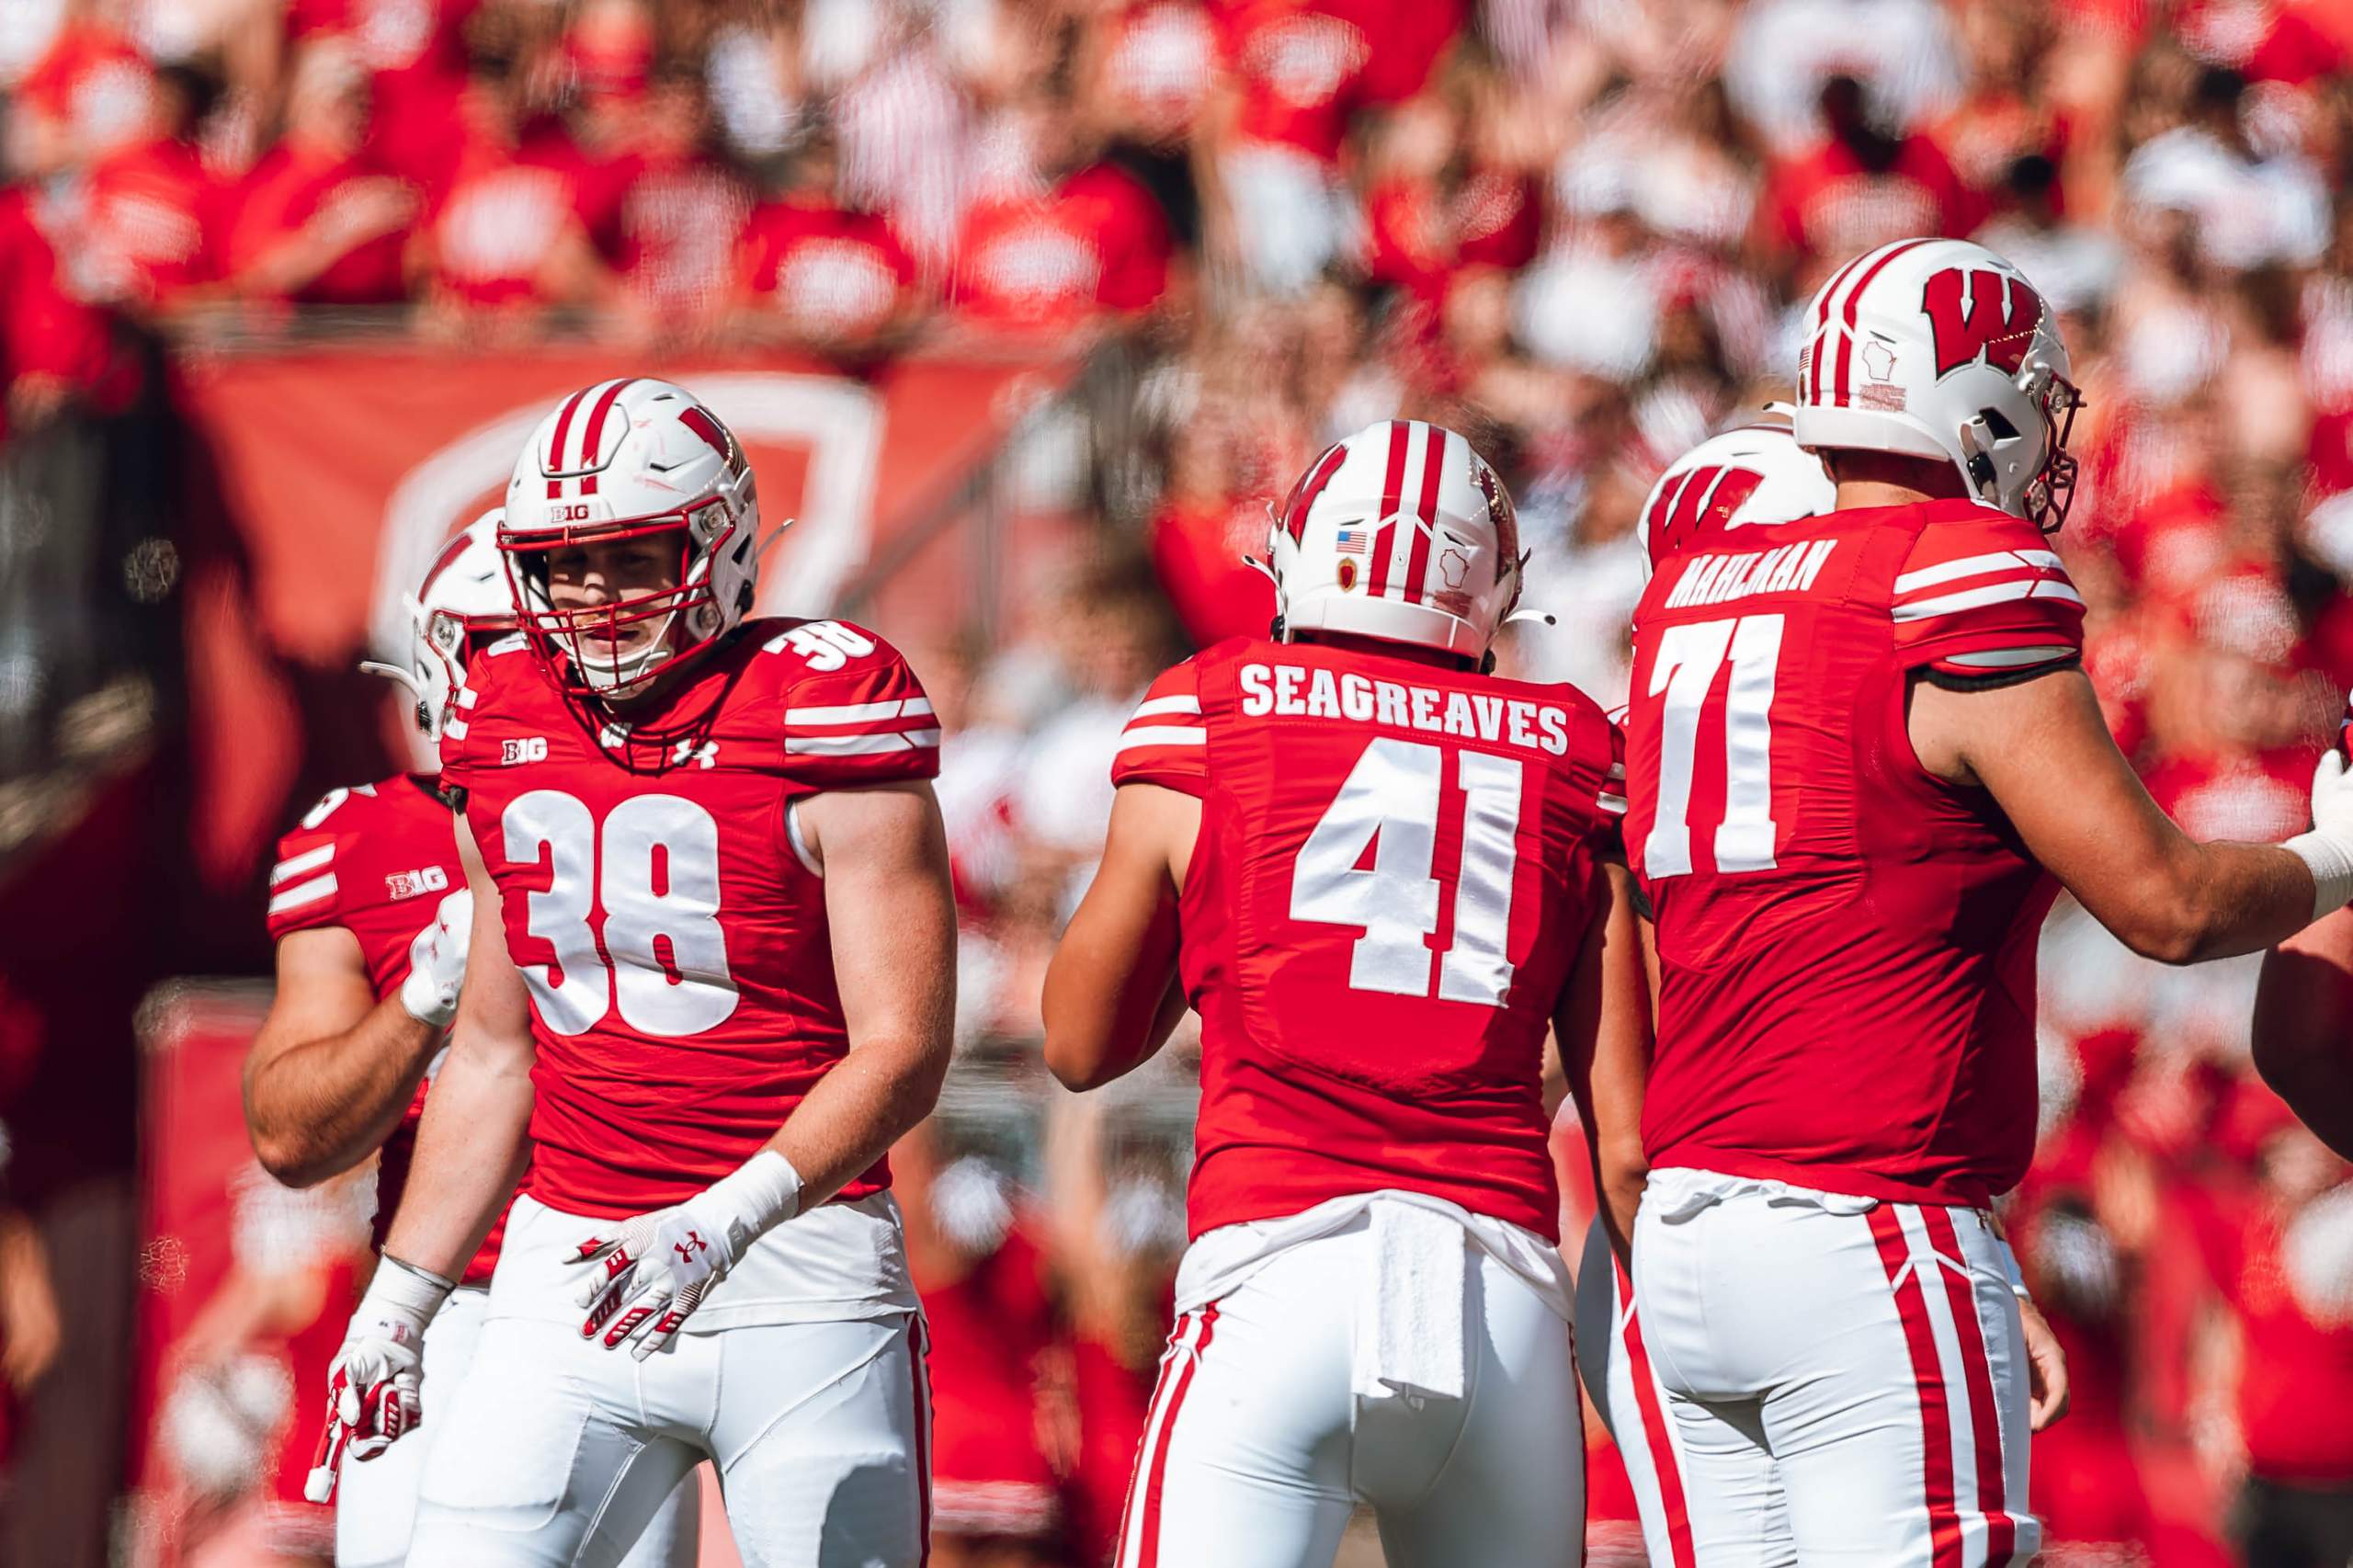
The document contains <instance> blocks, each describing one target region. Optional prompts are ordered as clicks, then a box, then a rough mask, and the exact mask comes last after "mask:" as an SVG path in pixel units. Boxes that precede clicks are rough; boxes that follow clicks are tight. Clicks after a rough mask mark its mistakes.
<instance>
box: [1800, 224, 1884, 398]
mask: <svg viewBox="0 0 2353 1568" xmlns="http://www.w3.org/2000/svg"><path fill="white" fill-rule="evenodd" d="M1869 256H1870V253H1868V252H1866V253H1865V254H1864V255H1862V256H1857V257H1856V258H1855V259H1854V260H1852V261H1850V262H1848V263H1847V265H1846V266H1844V267H1840V268H1839V269H1838V270H1837V271H1836V273H1834V274H1832V275H1831V278H1830V281H1829V282H1828V283H1827V284H1825V285H1824V287H1823V290H1822V308H1821V310H1819V311H1818V312H1815V314H1814V321H1813V363H1812V364H1811V365H1810V366H1808V367H1807V369H1808V372H1809V374H1810V376H1811V378H1812V386H1811V388H1810V390H1809V392H1808V393H1807V401H1808V402H1810V403H1820V402H1821V401H1822V358H1823V355H1824V353H1825V352H1826V351H1827V350H1828V349H1829V347H1830V306H1831V303H1832V301H1836V299H1837V298H1838V285H1840V284H1841V283H1844V282H1845V281H1847V277H1848V276H1849V275H1850V274H1852V273H1853V272H1854V270H1855V268H1857V267H1860V266H1862V264H1863V263H1864V262H1865V261H1866V260H1868V259H1869Z"/></svg>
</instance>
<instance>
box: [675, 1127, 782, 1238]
mask: <svg viewBox="0 0 2353 1568" xmlns="http://www.w3.org/2000/svg"><path fill="white" fill-rule="evenodd" d="M703 1201H704V1202H707V1203H709V1204H710V1206H711V1207H712V1208H714V1209H716V1210H719V1211H720V1212H721V1213H722V1214H723V1215H724V1217H725V1222H726V1223H727V1224H728V1225H729V1226H730V1228H731V1229H732V1228H733V1227H735V1226H739V1225H740V1226H741V1227H742V1228H743V1233H744V1234H743V1240H742V1241H741V1242H740V1243H738V1244H737V1250H738V1253H739V1255H740V1253H741V1249H742V1247H743V1246H745V1245H748V1244H750V1243H751V1241H752V1239H753V1238H754V1237H756V1236H758V1235H761V1234H762V1233H766V1232H767V1231H769V1230H771V1229H773V1228H774V1227H776V1226H778V1225H781V1224H782V1223H784V1222H785V1221H787V1220H790V1219H791V1218H792V1217H793V1216H794V1215H795V1214H797V1213H799V1212H800V1211H801V1173H800V1172H799V1171H796V1170H794V1169H793V1168H792V1162H791V1161H790V1160H788V1159H786V1158H785V1157H784V1156H783V1155H782V1154H779V1153H777V1152H776V1151H775V1150H774V1149H763V1150H761V1151H760V1152H759V1153H756V1154H755V1155H753V1156H752V1157H751V1158H750V1159H748V1160H746V1161H745V1162H744V1163H743V1164H742V1165H738V1166H737V1167H736V1168H735V1169H733V1170H732V1171H730V1172H728V1173H727V1175H725V1176H721V1177H720V1178H719V1179H718V1180H717V1181H715V1182H712V1183H711V1184H710V1186H709V1187H705V1188H703ZM693 1206H694V1207H700V1206H701V1205H700V1204H699V1203H698V1204H695V1205H693Z"/></svg>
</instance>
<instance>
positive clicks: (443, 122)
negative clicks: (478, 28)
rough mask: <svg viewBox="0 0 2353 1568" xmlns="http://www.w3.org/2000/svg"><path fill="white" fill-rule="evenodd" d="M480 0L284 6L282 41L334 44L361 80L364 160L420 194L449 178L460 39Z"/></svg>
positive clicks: (350, 0) (462, 86) (461, 70)
mask: <svg viewBox="0 0 2353 1568" xmlns="http://www.w3.org/2000/svg"><path fill="white" fill-rule="evenodd" d="M481 6H482V0H291V4H290V5H289V6H287V8H286V36H287V38H288V39H289V40H290V41H291V42H293V43H295V44H297V45H301V44H304V43H307V42H309V41H311V40H315V39H320V38H330V37H331V38H336V39H339V40H342V41H343V43H344V44H345V46H346V47H347V48H348V49H349V50H350V51H352V57H353V58H354V60H355V61H356V62H358V66H359V68H360V69H361V70H362V71H365V72H366V73H367V74H368V80H369V103H370V104H371V105H372V106H373V108H374V116H373V118H372V119H371V121H370V123H369V136H368V151H369V157H370V161H371V162H372V163H373V164H374V165H376V166H377V167H379V168H381V169H382V170H384V171H385V172H387V173H390V174H394V175H398V176H401V177H402V178H404V179H406V180H408V181H409V182H410V183H412V184H414V185H416V186H418V187H422V188H425V189H428V190H430V189H435V188H437V187H439V186H440V185H441V184H442V183H443V182H444V181H446V180H447V179H448V178H449V176H450V175H451V174H452V173H453V172H454V170H453V167H452V158H453V156H454V154H455V153H456V152H457V151H458V144H457V143H456V142H453V140H452V138H451V136H450V131H451V129H452V128H453V126H454V125H455V123H456V122H457V121H458V120H459V119H460V113H461V109H460V99H461V98H463V97H464V96H465V90H466V33H467V28H468V26H469V24H470V23H471V22H472V18H473V17H474V15H475V13H476V12H477V11H478V10H480V8H481Z"/></svg>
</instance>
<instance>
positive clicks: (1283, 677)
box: [1242, 665, 1569, 756]
mask: <svg viewBox="0 0 2353 1568" xmlns="http://www.w3.org/2000/svg"><path fill="white" fill-rule="evenodd" d="M1242 711H1243V714H1244V716H1245V717H1247V718H1252V719H1263V718H1266V717H1267V715H1268V714H1279V715H1281V716H1283V717H1284V718H1306V719H1347V720H1349V721H1351V722H1355V723H1358V724H1381V725H1385V726H1387V727H1388V728H1390V729H1392V730H1419V731H1421V732H1423V733H1425V734H1432V735H1453V736H1456V737H1458V738H1459V739H1461V740H1466V741H1472V740H1478V741H1501V742H1503V743H1505V744H1507V745H1515V746H1521V747H1525V748H1526V749H1528V750H1529V751H1544V752H1550V753H1552V755H1553V756H1566V755H1567V754H1568V749H1569V714H1568V710H1566V709H1564V708H1559V707H1555V706H1554V705H1552V704H1551V703H1547V702H1531V701H1529V700H1528V699H1525V698H1516V697H1515V698H1506V697H1491V696H1488V695H1487V694H1485V693H1483V692H1468V691H1440V690H1438V689H1436V688H1434V687H1427V686H1415V685H1412V684H1410V683H1408V682H1404V681H1394V680H1375V679H1373V678H1372V677H1371V676H1362V675H1358V673H1357V672H1356V671H1354V670H1345V671H1342V672H1340V673H1339V674H1338V675H1334V673H1333V672H1332V671H1330V670H1322V669H1317V670H1311V669H1307V668H1304V667H1302V666H1301V665H1243V666H1242Z"/></svg>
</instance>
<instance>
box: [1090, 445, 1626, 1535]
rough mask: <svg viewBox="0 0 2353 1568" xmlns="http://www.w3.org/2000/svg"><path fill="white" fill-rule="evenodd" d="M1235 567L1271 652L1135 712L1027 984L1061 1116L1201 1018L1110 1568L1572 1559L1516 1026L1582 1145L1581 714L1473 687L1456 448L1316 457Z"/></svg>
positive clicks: (1491, 489) (1474, 470)
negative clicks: (1359, 1556) (1143, 1391)
mask: <svg viewBox="0 0 2353 1568" xmlns="http://www.w3.org/2000/svg"><path fill="white" fill-rule="evenodd" d="M1270 543H1271V551H1272V555H1273V571H1274V576H1275V578H1276V583H1277V596H1278V603H1279V607H1280V608H1279V614H1280V618H1281V619H1280V620H1279V623H1278V631H1277V632H1276V639H1275V640H1274V641H1271V642H1269V641H1264V640H1258V639H1235V640H1233V641H1232V642H1222V643H1219V644H1218V645H1216V646H1215V647H1212V648H1211V649H1209V650H1207V651H1205V652H1203V653H1199V654H1198V655H1196V656H1195V657H1194V658H1192V659H1189V660H1188V661H1187V662H1185V663H1184V664H1181V665H1177V666H1176V667H1175V668H1174V669H1171V670H1169V671H1168V672H1167V673H1166V674H1165V675H1163V676H1161V677H1160V679H1159V680H1158V681H1156V682H1154V685H1153V687H1152V688H1151V690H1150V692H1149V693H1148V694H1147V695H1146V697H1145V699H1144V700H1143V702H1142V705H1141V706H1140V707H1139V708H1138V709H1137V710H1136V714H1135V718H1134V720H1133V721H1132V722H1131V724H1130V725H1129V727H1128V729H1127V731H1126V732H1125V733H1124V734H1123V736H1122V738H1121V744H1120V751H1119V755H1118V758H1117V762H1116V764H1115V766H1114V767H1113V770H1112V777H1113V779H1114V780H1115V782H1116V783H1117V785H1118V787H1119V788H1118V796H1117V801H1116V802H1115V804H1114V806H1113V809H1112V815H1111V825H1110V831H1109V835H1108V840H1107V842H1106V844H1105V846H1104V852H1103V861H1102V865H1101V868H1100V869H1099V870H1098V871H1097V875H1096V878H1095V881H1094V885H1093V886H1092V887H1091V888H1090V889H1089V890H1088V892H1087V894H1086V899H1085V901H1084V902H1083V903H1081V905H1080V907H1079V910H1078V912H1077V914H1076V915H1074V917H1073V919H1072V921H1071V924H1070V927H1069V929H1068V931H1067V932H1066V933H1065V934H1064V936H1063V942H1062V945H1061V948H1060V949H1059V950H1058V951H1057V952H1056V953H1055V955H1054V959H1053V962H1052V964H1051V967H1050V969H1049V971H1048V972H1047V977H1046V992H1045V1015H1046V1060H1047V1064H1048V1066H1049V1067H1051V1069H1052V1070H1053V1072H1054V1074H1055V1075H1056V1076H1057V1077H1059V1078H1060V1079H1061V1080H1062V1081H1063V1083H1064V1084H1066V1085H1070V1086H1071V1087H1073V1088H1076V1089H1087V1088H1092V1087H1095V1086H1097V1085H1100V1084H1103V1083H1105V1082H1108V1080H1110V1079H1113V1078H1116V1077H1118V1076H1120V1074H1123V1073H1126V1072H1128V1071H1130V1070H1131V1069H1132V1068H1133V1067H1135V1066H1136V1065H1137V1064H1138V1063H1139V1062H1142V1061H1143V1060H1145V1059H1146V1058H1147V1057H1149V1056H1150V1055H1151V1054H1152V1053H1153V1052H1154V1051H1156V1050H1157V1049H1158V1048H1159V1047H1160V1045H1161V1044H1162V1042H1163V1041H1164V1040H1166V1038H1167V1036H1168V1031H1169V1029H1170V1028H1171V1027H1172V1026H1173V1025H1174V1023H1175V1021H1176V1017H1177V1016H1178V1015H1179V1013H1181V1012H1182V1010H1183V1008H1184V1007H1185V1006H1186V1004H1187V1003H1188V1002H1189V1003H1190V1004H1191V1005H1192V1006H1193V1007H1194V1008H1195V1009H1196V1010H1197V1011H1198V1012H1199V1014H1200V1016H1201V1020H1202V1034H1201V1104H1200V1111H1199V1122H1198V1125H1197V1128H1196V1131H1195V1148H1196V1152H1197V1153H1196V1158H1195V1163H1194V1166H1193V1172H1192V1178H1191V1184H1190V1190H1189V1192H1188V1221H1189V1226H1188V1228H1189V1230H1190V1233H1191V1236H1192V1244H1191V1246H1190V1247H1189V1248H1188V1251H1187V1253H1186V1256H1185V1259H1184V1263H1183V1265H1182V1267H1181V1268H1180V1270H1179V1273H1178V1276H1177V1281H1176V1307H1177V1309H1178V1316H1177V1318H1176V1330H1175V1332H1174V1334H1172V1335H1170V1338H1169V1345H1168V1350H1167V1353H1166V1355H1165V1358H1164V1359H1163V1361H1162V1364H1161V1374H1160V1383H1159V1388H1158V1391H1157V1392H1156V1395H1155V1397H1154V1402H1153V1405H1152V1411H1151V1415H1150V1418H1149V1420H1148V1421H1147V1423H1146V1426H1145V1429H1144V1436H1143V1440H1142V1446H1141V1448H1140V1449H1139V1451H1138V1454H1137V1456H1136V1469H1135V1479H1134V1483H1133V1484H1132V1486H1131V1491H1130V1495H1129V1504H1128V1510H1127V1517H1126V1518H1125V1520H1124V1522H1123V1524H1122V1528H1121V1531H1120V1545H1119V1554H1118V1559H1117V1561H1118V1562H1119V1563H1120V1565H1121V1568H1154V1565H1156V1564H1165V1565H1166V1568H1177V1565H1178V1564H1187V1565H1189V1564H1196V1563H1211V1562H1214V1563H1217V1564H1220V1565H1221V1568H1227V1565H1233V1568H1313V1565H1328V1564H1329V1563H1330V1562H1332V1560H1333V1553H1334V1551H1335V1549H1336V1546H1337V1545H1338V1542H1339V1539H1340V1534H1341V1531H1342V1529H1343V1528H1345V1527H1346V1525H1347V1519H1348V1515H1349V1511H1350V1508H1351V1506H1352V1505H1353V1504H1354V1503H1355V1502H1357V1501H1358V1500H1361V1501H1364V1502H1367V1503H1369V1504H1370V1505H1371V1506H1372V1507H1373V1509H1374V1510H1375V1512H1376V1514H1377V1515H1378V1516H1379V1518H1380V1522H1381V1539H1382V1543H1383V1547H1384V1549H1385V1551H1386V1552H1387V1555H1388V1560H1389V1561H1390V1562H1392V1563H1397V1564H1404V1565H1411V1564H1416V1563H1422V1564H1441V1563H1442V1564H1447V1565H1449V1568H1477V1565H1480V1564H1493V1565H1495V1568H1504V1565H1506V1564H1511V1565H1518V1564H1525V1563H1531V1562H1575V1561H1576V1560H1577V1558H1578V1553H1579V1542H1580V1540H1581V1539H1582V1526H1583V1518H1584V1487H1583V1465H1582V1455H1583V1452H1584V1448H1583V1442H1582V1438H1581V1427H1580V1415H1579V1406H1578V1402H1577V1394H1576V1388H1575V1377H1576V1372H1575V1368H1574V1356H1573V1353H1572V1347H1571V1344H1570V1333H1569V1327H1568V1319H1569V1300H1568V1278H1567V1269H1566V1267H1564V1266H1563V1262H1562V1259H1561V1256H1560V1254H1559V1252H1558V1250H1557V1244H1558V1241H1559V1218H1558V1215H1559V1197H1558V1193H1557V1191H1556V1189H1555V1186H1554V1180H1553V1175H1552V1162H1551V1158H1550V1156H1549V1154H1548V1153H1547V1149H1546V1133H1547V1131H1548V1129H1549V1127H1550V1122H1551V1118H1550V1116H1549V1114H1548V1110H1549V1107H1548V1105H1547V1104H1546V1100H1547V1095H1546V1089H1545V1084H1544V1079H1545V1076H1546V1065H1547V1062H1546V1043H1545V1042H1546V1031H1547V1028H1548V1027H1549V1028H1552V1029H1553V1030H1555V1031H1556V1032H1557V1036H1558V1040H1559V1053H1560V1058H1561V1062H1562V1064H1563V1069H1564V1071H1565V1074H1566V1077H1567V1080H1568V1082H1569V1085H1570V1086H1571V1087H1572V1088H1573V1089H1574V1092H1575V1094H1576V1096H1577V1100H1578V1105H1579V1110H1580V1114H1583V1115H1586V1117H1587V1118H1588V1120H1590V1115H1591V1112H1590V1100H1589V1096H1588V1094H1587V1092H1586V1090H1587V1084H1588V1080H1589V1078H1590V1077H1592V1076H1597V1075H1599V1071H1600V1070H1599V1069H1597V1068H1596V1067H1595V1062H1596V1059H1597V1057H1601V1058H1607V1059H1612V1060H1615V1059H1622V1058H1632V1059H1634V1060H1637V1061H1638V1060H1639V1058H1640V1054H1641V1052H1642V1051H1643V1050H1645V1049H1646V1048H1647V1029H1648V1024H1649V1017H1648V1007H1647V1003H1646V1000H1645V998H1644V996H1643V975H1642V960H1641V957H1640V952H1639V948H1638V945H1637V941H1636V937H1635V931H1634V917H1633V913H1632V907H1631V890H1630V889H1629V888H1628V887H1627V886H1626V884H1625V881H1624V872H1623V871H1622V869H1619V868H1617V867H1615V866H1613V865H1610V864H1608V849H1607V846H1608V845H1611V844H1613V843H1614V842H1615V840H1616V837H1617V833H1616V826H1617V818H1616V815H1615V812H1614V809H1613V808H1614V806H1615V804H1616V802H1617V787H1616V785H1615V784H1614V783H1612V782H1611V780H1610V778H1609V769H1610V767H1611V763H1612V739H1611V734H1610V730H1609V725H1608V720H1606V719H1604V718H1603V717H1602V714H1601V710H1599V709H1598V708H1597V707H1595V706H1594V705H1593V703H1592V702H1590V701H1589V700H1587V699H1586V698H1585V697H1584V696H1582V695H1581V694H1579V693H1578V692H1577V691H1575V690H1574V688H1572V687H1564V686H1535V685H1529V684H1526V683H1522V682H1518V681H1513V680H1506V679H1500V678H1497V677H1496V676H1493V675H1491V674H1488V673H1485V672H1486V670H1487V668H1488V665H1487V654H1488V649H1489V644H1490V642H1492V640H1493V639H1494V637H1495V632H1496V631H1497V629H1498V628H1499V627H1500V626H1501V625H1502V624H1503V622H1504V621H1505V619H1506V618H1507V617H1508V616H1509V615H1510V613H1511V611H1512V608H1513V604H1514V601H1515V600H1516V599H1517V598H1518V593H1519V577H1520V565H1521V562H1522V556H1521V552H1520V549H1519V541H1518V527H1517V524H1516V521H1515V519H1514V517H1513V512H1512V506H1511V500H1510V498H1509V496H1508V495H1506V494H1505V492H1504V489H1503V486H1502V485H1501V483H1499V482H1498V481H1497V480H1496V478H1495V473H1494V472H1493V471H1492V470H1491V469H1490V468H1489V467H1488V466H1487V464H1486V462H1485V461H1484V460H1482V459H1481V458H1480V457H1479V456H1478V455H1477V454H1476V453H1475V452H1473V451H1472V449H1471V446H1470V443H1469V442H1467V441H1465V440H1464V439H1463V438H1462V437H1461V436H1459V435H1456V434H1454V433H1453V432H1451V431H1449V430H1444V429H1440V428H1438V426H1431V425H1426V424H1422V423H1419V422H1411V421H1404V420H1398V421H1390V422H1384V423H1381V424H1378V425H1374V426H1370V427H1369V428H1368V429H1365V430H1363V431H1360V432H1358V434H1356V435H1354V436H1351V437H1348V438H1347V440H1345V441H1342V442H1341V443H1339V444H1338V445H1337V446H1335V447H1333V448H1331V449H1329V450H1328V451H1326V452H1324V454H1323V455H1322V456H1321V457H1319V458H1318V459H1317V460H1315V462H1314V464H1313V466H1312V467H1310V468H1309V470H1308V471H1307V472H1306V474H1305V475H1304V476H1303V477H1302V479H1301V481H1300V483H1299V484H1298V485H1297V486H1296V487H1295V488H1294V489H1293V491H1292V492H1291V494H1290V499H1289V501H1288V502H1287V503H1286V504H1285V506H1284V508H1283V511H1282V513H1281V515H1280V516H1279V518H1278V519H1277V521H1276V526H1275V528H1274V530H1273V532H1272V536H1271V540H1270ZM1588 1131H1590V1129H1588Z"/></svg>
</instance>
